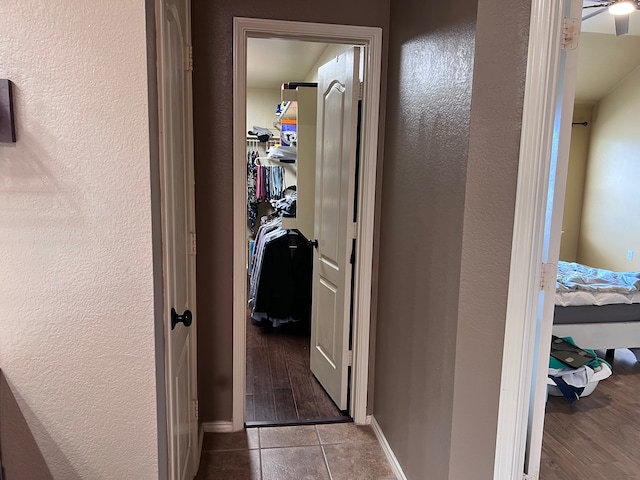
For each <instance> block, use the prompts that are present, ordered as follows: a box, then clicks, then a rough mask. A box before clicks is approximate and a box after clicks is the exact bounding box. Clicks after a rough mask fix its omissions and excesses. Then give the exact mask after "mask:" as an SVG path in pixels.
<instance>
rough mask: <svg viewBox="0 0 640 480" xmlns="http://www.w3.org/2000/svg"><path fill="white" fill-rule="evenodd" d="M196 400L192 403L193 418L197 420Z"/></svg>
mask: <svg viewBox="0 0 640 480" xmlns="http://www.w3.org/2000/svg"><path fill="white" fill-rule="evenodd" d="M198 414H199V412H198V400H194V401H193V418H195V419H196V420H197V419H198Z"/></svg>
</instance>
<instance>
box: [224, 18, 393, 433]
mask: <svg viewBox="0 0 640 480" xmlns="http://www.w3.org/2000/svg"><path fill="white" fill-rule="evenodd" d="M274 37H275V38H283V39H290V40H302V41H320V42H326V43H345V44H351V45H363V46H364V47H365V66H364V75H365V77H364V78H365V85H364V92H363V107H364V108H363V117H362V118H363V122H362V127H361V132H362V139H361V150H360V151H361V161H360V173H359V182H360V184H359V193H358V200H357V201H358V212H359V219H358V223H357V232H356V236H357V239H358V242H357V251H356V264H355V265H356V267H355V282H354V291H353V292H352V295H353V327H352V328H353V366H352V368H353V370H352V376H351V383H350V388H351V399H350V409H351V413H352V415H353V419H354V421H355V423H359V424H364V423H367V396H368V383H369V350H370V349H369V333H370V324H371V295H372V292H371V282H372V272H373V232H374V220H375V219H374V213H375V201H376V172H377V162H378V122H379V110H380V77H381V65H382V29H381V28H379V27H362V26H353V25H329V24H320V23H307V22H294V21H283V20H265V19H259V18H244V17H235V18H234V19H233V97H234V100H233V219H234V220H233V409H232V416H233V418H232V429H233V430H234V431H238V430H242V429H243V428H244V419H245V388H246V321H247V317H246V315H247V313H246V311H247V310H246V308H247V307H246V306H247V291H246V290H247V288H246V284H247V281H246V275H247V273H246V262H247V236H246V228H247V227H246V202H247V195H246V184H247V179H246V133H245V130H246V91H247V88H246V69H247V67H246V57H247V39H248V38H274Z"/></svg>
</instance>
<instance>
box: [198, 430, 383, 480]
mask: <svg viewBox="0 0 640 480" xmlns="http://www.w3.org/2000/svg"><path fill="white" fill-rule="evenodd" d="M395 478H396V477H395V476H394V474H393V471H392V470H391V467H390V466H389V464H388V462H387V459H386V457H385V455H384V453H383V451H382V448H381V447H380V444H379V443H378V440H377V438H376V436H375V434H374V433H373V430H371V428H370V427H368V426H360V425H354V424H353V423H335V424H327V425H303V426H292V427H262V428H250V429H247V430H245V431H242V432H237V433H206V434H205V437H204V443H203V446H202V458H201V460H200V470H199V471H198V475H197V476H196V480H218V479H221V480H222V479H224V480H231V479H232V480H260V479H261V480H356V479H362V480H365V479H366V480H376V479H377V480H388V479H395Z"/></svg>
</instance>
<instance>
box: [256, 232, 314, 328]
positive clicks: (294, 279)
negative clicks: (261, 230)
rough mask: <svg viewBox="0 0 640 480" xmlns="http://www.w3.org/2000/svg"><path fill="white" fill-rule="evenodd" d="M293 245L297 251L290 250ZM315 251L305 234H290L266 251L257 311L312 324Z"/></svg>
mask: <svg viewBox="0 0 640 480" xmlns="http://www.w3.org/2000/svg"><path fill="white" fill-rule="evenodd" d="M291 243H293V244H294V245H295V248H290V247H289V245H290V244H291ZM312 255H313V251H312V250H311V247H310V245H309V242H308V241H307V239H306V238H304V236H303V235H299V234H298V235H295V236H294V237H292V234H287V235H284V236H282V237H279V238H276V239H275V240H272V241H270V242H269V243H268V244H267V245H266V246H265V249H264V257H263V260H262V270H261V272H260V279H259V280H258V292H257V294H256V304H255V311H256V312H264V313H266V314H267V315H268V316H269V317H270V318H282V319H285V318H289V317H292V318H294V319H296V320H303V321H309V319H310V318H311V272H312V268H313V264H312V261H313V256H312Z"/></svg>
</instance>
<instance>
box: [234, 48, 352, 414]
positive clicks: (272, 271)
mask: <svg viewBox="0 0 640 480" xmlns="http://www.w3.org/2000/svg"><path fill="white" fill-rule="evenodd" d="M361 50H364V48H361V47H354V46H353V45H349V44H335V43H329V44H327V43H323V42H308V41H301V40H290V39H281V38H248V40H247V82H246V85H247V94H246V105H247V111H246V121H247V124H246V125H247V126H246V129H245V130H246V133H247V140H246V144H247V190H248V198H247V229H248V230H247V239H248V252H249V259H248V262H247V263H248V266H247V267H248V272H247V273H248V279H249V281H248V286H247V288H248V291H247V298H248V318H247V337H246V352H247V356H246V365H247V367H246V368H247V375H246V392H245V398H246V403H245V424H246V425H247V426H264V425H290V424H301V423H318V422H337V421H348V420H350V417H349V414H348V411H347V408H346V402H345V403H343V404H341V405H339V403H340V394H343V396H344V397H345V398H346V397H347V396H348V390H347V389H345V390H344V391H341V389H340V386H337V388H336V391H332V390H331V387H332V386H334V384H335V383H336V381H337V382H338V383H340V382H341V378H340V377H341V373H340V372H337V371H335V370H336V369H333V368H330V370H331V372H329V375H328V376H326V375H325V377H323V376H322V373H323V372H322V371H321V367H322V364H321V363H320V364H319V362H318V358H317V355H316V358H315V359H314V358H312V357H313V353H315V352H316V351H317V349H314V348H311V344H312V342H314V341H315V342H316V344H317V340H318V337H319V335H318V332H319V331H320V330H319V329H318V328H317V327H318V325H317V324H318V323H319V324H320V325H322V324H323V317H322V316H321V315H320V316H318V315H317V311H316V310H315V309H314V308H313V306H312V297H313V294H312V291H313V288H312V285H313V284H314V283H315V284H316V285H318V284H319V282H314V275H313V272H314V270H315V268H314V261H315V259H316V258H317V257H324V256H326V253H325V248H324V245H322V244H319V245H317V246H316V247H315V248H314V247H313V246H312V240H320V241H321V238H319V237H320V236H321V230H322V229H321V225H316V224H317V223H318V222H319V219H320V218H323V216H322V215H321V214H320V213H319V212H316V205H318V204H322V199H323V195H322V192H321V191H322V190H323V188H322V186H321V185H322V183H320V184H319V189H318V191H316V183H317V182H316V177H317V175H316V167H317V166H319V163H320V161H319V159H318V158H316V139H317V138H319V137H320V134H321V133H322V125H319V124H317V120H318V112H317V110H318V101H319V94H320V93H321V91H322V90H323V88H320V86H319V81H320V77H322V78H324V77H326V75H327V74H328V73H330V69H331V67H333V66H334V65H336V64H337V65H341V64H345V65H346V63H345V62H347V60H348V59H347V57H349V58H350V59H351V60H352V62H351V64H350V71H351V72H356V73H358V72H359V71H360V61H359V59H360V58H364V57H363V55H361V53H362V52H361ZM356 57H357V59H358V62H357V64H355V63H354V62H353V60H355V59H356ZM327 69H329V70H327ZM352 77H353V74H351V75H350V76H349V78H352ZM332 78H333V77H332ZM361 79H362V78H361V76H360V74H359V73H358V74H357V75H356V76H355V78H352V80H353V81H352V82H351V84H349V83H346V84H343V85H344V86H345V87H349V88H350V90H355V91H352V92H351V94H349V93H348V92H347V91H345V92H344V93H343V94H344V96H345V97H346V98H345V100H346V101H345V102H344V103H345V105H353V106H354V107H355V106H356V105H357V104H358V103H359V100H358V96H359V85H360V81H361ZM362 80H363V79H362ZM325 84H326V81H325ZM354 84H355V85H356V86H357V87H358V88H357V89H353V85H354ZM320 85H322V83H320ZM348 116H349V118H352V119H353V120H354V125H353V128H354V129H355V130H356V131H354V134H353V135H349V137H351V139H350V140H349V143H348V144H347V146H349V145H350V144H352V145H351V148H352V154H350V155H348V156H347V157H348V158H347V159H348V160H350V163H351V164H352V165H351V166H350V168H349V170H350V172H351V171H353V174H349V175H347V177H348V181H347V182H339V183H338V184H340V183H344V184H345V185H344V187H345V188H344V191H343V192H342V193H343V195H331V197H332V198H336V197H349V196H350V197H351V198H350V200H349V203H350V205H349V208H348V209H349V210H352V209H353V206H352V205H353V203H354V199H355V191H356V189H354V188H353V185H352V184H353V183H354V182H355V179H354V178H351V177H352V176H353V177H355V171H356V169H357V168H356V166H357V162H356V161H357V153H358V150H357V138H358V137H359V135H358V134H357V124H356V123H355V122H357V109H356V108H354V109H353V111H352V112H350V113H348ZM335 123H336V124H338V123H340V120H338V119H336V122H335ZM333 137H335V136H332V138H333ZM336 157H337V156H336ZM332 158H333V157H332ZM331 183H334V182H331ZM349 192H351V193H349ZM331 193H332V194H333V193H335V192H333V191H332V192H331ZM334 201H335V200H332V202H331V203H332V204H333V203H334ZM344 207H346V205H345V206H344ZM345 212H346V210H345ZM332 213H334V212H332ZM355 216H356V212H355V211H354V212H353V213H352V214H351V217H355ZM317 219H318V221H316V220H317ZM336 220H337V219H336ZM345 220H346V218H345ZM354 221H357V218H354ZM338 223H340V222H338ZM316 229H317V233H316V231H314V230H316ZM343 233H344V234H348V233H349V232H348V231H346V228H344V231H343ZM346 237H347V235H345V239H344V241H343V249H344V250H347V249H349V250H350V249H352V248H353V245H351V241H349V240H348V239H347V238H346ZM347 242H348V243H349V244H348V245H346V243H347ZM348 253H351V251H349V252H348ZM343 257H347V252H345V253H343ZM343 263H344V264H345V265H344V266H345V267H346V269H345V272H344V274H343V277H346V278H345V279H344V280H343V281H342V282H341V283H342V287H340V288H339V289H338V290H339V291H342V292H343V295H344V296H345V300H346V302H347V306H346V308H345V310H346V314H344V315H343V317H344V320H343V322H344V323H342V322H341V323H340V325H339V328H333V325H331V330H332V331H335V332H341V331H344V330H345V329H346V330H347V331H346V335H347V336H348V330H349V323H348V322H349V321H350V318H349V315H348V313H349V312H348V310H349V309H348V307H349V304H350V299H352V296H351V274H352V270H353V269H352V267H351V265H349V263H348V262H346V261H345V260H343ZM339 283H340V282H339ZM320 313H322V312H320ZM312 319H313V324H312ZM312 327H313V328H312ZM334 343H335V344H336V345H339V347H338V348H331V347H329V348H328V349H324V351H325V352H326V351H327V350H329V351H331V352H332V353H333V354H334V356H335V353H337V354H338V355H337V357H339V354H340V350H342V348H341V347H342V345H341V339H339V338H336V340H335V342H334ZM345 348H348V344H346V345H345ZM331 361H332V364H334V365H336V366H337V365H342V364H343V362H342V361H341V359H340V358H332V359H331ZM319 367H320V368H319ZM348 368H349V367H348V366H346V368H345V370H346V372H345V376H346V374H347V373H348ZM336 373H337V374H338V377H337V378H336V376H335V374H336ZM332 381H333V383H332ZM332 393H333V397H335V398H332V395H331V394H332Z"/></svg>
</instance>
